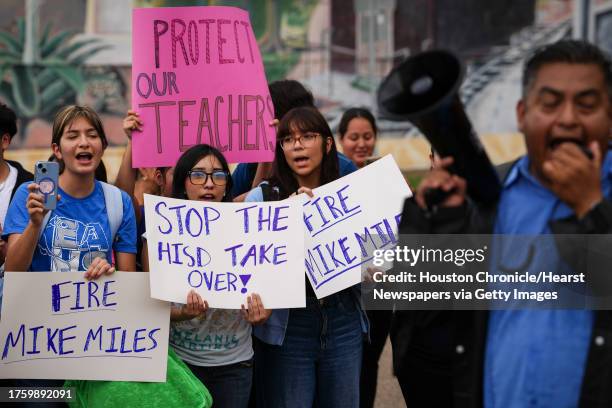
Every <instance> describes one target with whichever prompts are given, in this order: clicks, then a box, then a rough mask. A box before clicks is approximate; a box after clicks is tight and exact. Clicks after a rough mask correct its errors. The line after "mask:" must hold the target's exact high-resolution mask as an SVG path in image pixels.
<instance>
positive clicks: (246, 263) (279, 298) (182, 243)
mask: <svg viewBox="0 0 612 408" xmlns="http://www.w3.org/2000/svg"><path fill="white" fill-rule="evenodd" d="M145 217H146V226H147V246H148V255H149V269H150V270H151V296H152V297H154V298H157V299H162V300H168V301H172V302H180V303H185V302H186V300H187V294H188V293H189V291H190V290H191V289H192V288H193V289H195V290H196V291H198V293H200V295H201V296H202V298H203V299H205V300H206V301H207V302H208V304H209V306H210V307H216V308H224V309H240V305H242V304H244V305H245V306H246V297H247V295H248V294H250V293H257V294H259V295H260V296H261V300H262V302H263V305H264V307H265V308H268V309H277V308H290V307H304V306H305V304H306V295H305V288H304V285H305V282H304V276H303V274H304V233H303V226H302V212H301V208H300V205H299V204H298V203H290V202H287V201H284V202H280V201H277V202H265V203H240V204H238V203H217V202H205V201H188V200H178V199H174V198H164V197H158V196H152V195H145Z"/></svg>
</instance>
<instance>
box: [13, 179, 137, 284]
mask: <svg viewBox="0 0 612 408" xmlns="http://www.w3.org/2000/svg"><path fill="white" fill-rule="evenodd" d="M29 184H30V183H29V182H28V183H24V184H22V185H21V186H19V188H18V189H17V191H16V192H15V196H14V197H13V200H12V201H11V205H10V206H9V209H8V212H7V215H6V223H5V226H4V231H3V233H2V234H3V238H5V239H8V238H7V237H8V236H9V235H11V234H21V233H23V231H24V230H25V228H26V226H27V225H28V222H29V221H30V217H29V215H28V210H27V209H26V201H27V198H28V194H29V192H28V188H27V186H28V185H29ZM58 193H59V195H60V196H61V199H60V200H59V201H58V202H57V208H56V209H55V210H53V212H52V213H51V216H50V217H49V221H48V222H47V225H46V226H45V229H44V233H43V235H42V236H41V237H40V239H39V240H38V245H37V246H36V249H35V251H34V255H33V257H32V264H31V265H30V268H29V270H30V271H41V272H45V271H61V272H76V271H86V270H87V268H88V267H89V265H90V264H91V262H92V261H93V259H95V258H96V257H102V256H104V257H105V258H106V260H107V261H108V262H109V263H111V262H112V250H115V251H117V252H126V253H131V254H135V253H136V219H135V216H134V208H133V207H132V201H131V200H130V197H129V196H128V195H127V193H125V192H124V191H122V192H121V198H122V200H123V221H122V222H121V225H120V226H119V229H118V230H117V234H116V236H115V240H114V241H113V240H112V238H111V230H110V224H109V222H108V215H107V211H106V202H105V200H104V191H103V189H102V185H101V184H100V182H98V181H96V184H95V187H94V191H93V192H92V193H91V194H90V195H88V196H87V197H84V198H74V197H71V196H70V195H68V194H67V193H66V192H65V191H63V190H62V189H61V188H58Z"/></svg>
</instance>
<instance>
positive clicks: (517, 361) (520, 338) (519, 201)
mask: <svg viewBox="0 0 612 408" xmlns="http://www.w3.org/2000/svg"><path fill="white" fill-rule="evenodd" d="M601 185H602V192H603V194H604V196H605V197H611V196H612V194H611V193H612V153H610V152H609V153H608V154H607V155H606V157H605V160H604V162H603V165H602V170H601ZM571 215H573V211H572V210H571V209H570V208H569V207H568V206H567V204H565V203H564V202H562V201H561V200H560V199H559V198H558V197H557V196H555V194H554V193H553V192H552V191H550V190H549V189H547V188H546V187H544V186H543V185H542V184H541V183H540V182H539V181H538V180H537V179H536V178H535V177H534V176H533V175H532V174H531V173H530V171H529V158H528V157H526V156H525V157H523V158H522V159H520V160H519V161H518V162H517V164H516V165H515V166H514V167H513V168H512V170H511V171H510V172H509V173H508V177H507V178H506V181H505V183H504V186H503V191H502V194H501V198H500V203H499V206H498V213H497V219H496V223H495V230H494V232H495V234H531V235H536V234H550V233H551V230H550V226H549V222H550V221H551V220H557V219H561V218H565V217H569V216H571ZM519 239H520V240H525V237H520V238H519ZM551 241H552V242H553V244H554V240H552V239H551ZM539 242H540V244H539V245H542V244H541V243H542V240H540V241H539ZM527 244H528V243H525V242H523V243H522V245H527ZM519 245H521V243H519ZM553 251H555V249H554V246H553V248H552V250H551V251H550V252H545V253H544V255H542V256H538V254H537V253H536V256H534V258H533V260H532V261H531V264H530V267H529V270H530V271H531V270H534V271H545V270H551V269H548V268H550V265H555V268H553V269H552V270H556V271H557V272H560V271H562V269H561V267H560V266H557V264H556V263H553V262H554V261H555V259H558V254H556V253H554V252H553ZM521 252H523V253H526V252H527V250H523V251H521ZM516 258H517V260H516V262H517V263H518V264H520V263H521V262H522V261H521V260H519V259H522V258H521V257H518V256H517V257H516ZM540 258H542V259H540ZM493 262H495V260H494V261H493ZM557 262H560V259H558V260H557ZM495 264H497V263H496V262H495V263H493V265H495ZM547 289H548V288H547ZM593 322H594V314H593V312H592V311H591V310H527V309H526V310H492V311H491V312H490V314H489V324H488V334H487V347H486V351H485V365H484V406H485V407H486V408H497V407H527V406H534V407H535V406H537V407H562V406H565V407H573V406H578V405H579V398H580V390H581V387H582V379H583V376H584V370H585V366H586V361H587V355H588V351H589V345H590V341H591V333H592V329H593Z"/></svg>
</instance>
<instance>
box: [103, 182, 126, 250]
mask: <svg viewBox="0 0 612 408" xmlns="http://www.w3.org/2000/svg"><path fill="white" fill-rule="evenodd" d="M99 183H100V185H101V186H102V191H103V192H104V202H105V204H106V215H107V216H108V224H109V226H110V230H111V237H112V238H111V239H112V241H113V242H115V239H116V237H117V231H119V227H120V226H121V222H123V197H122V196H121V190H120V189H119V188H118V187H115V186H113V185H112V184H108V183H104V182H102V181H100V182H99Z"/></svg>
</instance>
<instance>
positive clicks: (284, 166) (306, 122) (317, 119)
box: [271, 107, 340, 198]
mask: <svg viewBox="0 0 612 408" xmlns="http://www.w3.org/2000/svg"><path fill="white" fill-rule="evenodd" d="M296 130H298V131H300V132H302V133H304V132H316V133H320V134H321V136H323V143H322V147H321V149H323V160H322V161H321V176H320V179H319V186H322V185H324V184H327V183H329V182H331V181H334V180H336V179H337V178H339V177H340V172H339V170H338V153H337V151H336V143H335V141H334V137H333V134H332V131H331V129H330V128H329V125H328V124H327V121H326V120H325V118H324V117H323V115H321V113H320V112H319V111H318V110H317V109H315V108H311V107H300V108H294V109H291V110H290V111H289V112H287V114H286V115H285V116H283V118H282V119H281V122H280V124H279V125H278V131H277V132H276V140H277V142H276V151H275V156H274V164H273V166H272V179H271V183H272V185H275V186H277V187H278V188H279V190H280V198H286V197H288V196H289V195H291V194H293V193H294V192H295V191H296V190H297V189H298V188H299V185H298V181H297V179H296V177H295V175H294V174H293V171H292V170H291V167H289V164H288V163H287V159H285V153H284V152H283V149H282V148H281V145H280V143H279V141H280V140H281V139H282V138H284V137H285V136H289V135H291V133H292V132H294V131H296ZM328 138H329V139H331V149H329V152H327V149H326V144H327V143H326V141H327V139H328Z"/></svg>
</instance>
